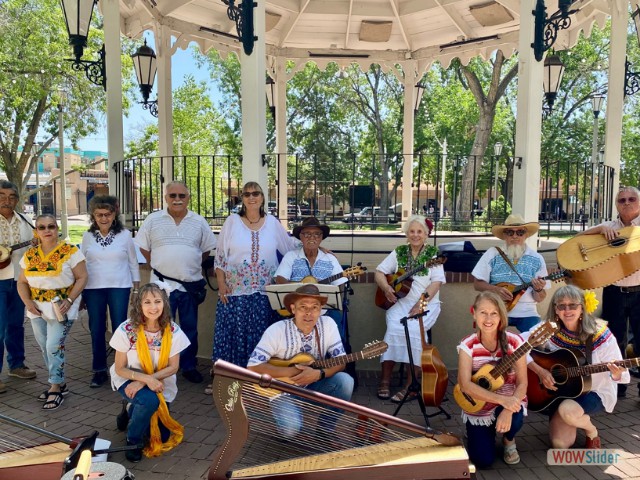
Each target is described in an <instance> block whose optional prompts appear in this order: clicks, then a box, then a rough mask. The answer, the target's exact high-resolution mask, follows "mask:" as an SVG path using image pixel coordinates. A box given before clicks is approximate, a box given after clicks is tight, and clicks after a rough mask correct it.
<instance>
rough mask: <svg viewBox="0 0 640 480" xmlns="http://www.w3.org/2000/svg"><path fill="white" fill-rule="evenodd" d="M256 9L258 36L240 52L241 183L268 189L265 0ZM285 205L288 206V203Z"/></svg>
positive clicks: (255, 19)
mask: <svg viewBox="0 0 640 480" xmlns="http://www.w3.org/2000/svg"><path fill="white" fill-rule="evenodd" d="M256 3H257V6H256V7H255V8H254V9H253V19H254V29H255V30H254V33H255V35H256V36H257V37H258V40H256V42H255V45H254V47H253V53H252V54H251V55H245V53H244V51H243V52H242V53H241V54H240V67H241V74H240V75H241V81H242V82H241V88H242V106H241V108H242V182H243V183H247V182H248V181H254V182H258V183H259V184H260V186H261V187H262V189H263V190H266V189H267V167H266V166H263V165H262V154H264V153H266V150H267V119H266V117H265V111H266V108H267V105H266V96H265V93H264V86H265V74H266V61H265V51H266V49H265V38H264V37H265V31H264V22H265V8H264V7H265V0H258V1H257V2H256ZM285 208H286V205H285Z"/></svg>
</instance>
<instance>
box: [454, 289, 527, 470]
mask: <svg viewBox="0 0 640 480" xmlns="http://www.w3.org/2000/svg"><path fill="white" fill-rule="evenodd" d="M473 319H474V320H475V323H476V326H477V331H476V333H474V334H472V335H469V336H468V337H465V338H464V339H462V342H461V343H460V345H459V346H458V354H459V357H458V383H459V384H460V388H461V389H462V392H463V393H465V394H467V395H469V396H470V397H472V398H474V399H476V400H482V401H485V402H487V403H486V404H485V406H484V407H483V408H482V409H481V410H480V411H478V412H475V413H469V412H465V411H464V410H463V412H462V419H463V421H464V423H465V425H466V428H467V439H468V446H467V450H468V451H469V458H470V460H471V461H472V462H473V463H474V464H475V465H476V466H477V467H478V468H488V467H490V466H491V464H492V463H493V461H494V459H495V437H496V432H497V433H502V435H503V436H502V444H503V446H504V457H503V458H504V461H505V463H507V464H509V465H513V464H516V463H519V462H520V456H519V455H518V450H517V449H516V442H515V437H516V434H517V433H518V431H519V430H520V429H521V428H522V422H523V417H524V415H525V413H526V412H525V402H524V399H525V395H526V392H527V363H526V358H524V357H522V358H520V359H519V360H518V361H517V362H516V363H515V365H514V367H513V369H512V370H511V371H509V372H508V373H507V375H506V376H505V379H504V385H502V387H500V388H499V389H498V390H496V391H495V392H490V391H488V390H485V389H484V388H482V387H480V386H479V385H476V384H475V383H473V382H472V381H471V377H472V375H473V374H474V373H475V372H476V371H478V370H479V369H480V367H482V366H483V365H484V364H486V363H488V362H496V361H499V360H500V359H501V358H503V357H504V356H506V355H510V354H512V353H513V352H514V351H515V350H516V349H517V348H518V347H519V346H520V345H521V344H522V343H523V341H522V339H521V338H520V337H519V336H518V335H516V334H513V333H511V332H507V331H506V329H507V322H508V320H507V310H506V308H505V306H504V302H503V301H502V300H501V299H500V297H498V295H496V294H495V293H493V292H489V291H485V292H482V293H480V294H479V295H478V296H477V297H476V300H475V303H474V304H473Z"/></svg>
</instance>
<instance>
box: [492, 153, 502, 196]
mask: <svg viewBox="0 0 640 480" xmlns="http://www.w3.org/2000/svg"><path fill="white" fill-rule="evenodd" d="M493 154H494V155H495V157H496V159H495V163H496V178H495V184H494V190H493V191H494V192H495V193H494V196H495V199H496V200H497V199H498V167H499V166H500V163H499V162H500V155H502V142H496V143H495V145H494V146H493Z"/></svg>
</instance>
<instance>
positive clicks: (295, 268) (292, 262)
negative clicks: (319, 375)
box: [275, 217, 347, 342]
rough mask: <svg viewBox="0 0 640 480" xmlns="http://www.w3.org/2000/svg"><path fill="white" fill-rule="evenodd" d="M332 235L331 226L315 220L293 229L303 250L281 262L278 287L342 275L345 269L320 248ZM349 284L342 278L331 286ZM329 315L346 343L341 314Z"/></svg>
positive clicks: (310, 219) (340, 312)
mask: <svg viewBox="0 0 640 480" xmlns="http://www.w3.org/2000/svg"><path fill="white" fill-rule="evenodd" d="M330 231H331V230H330V228H329V226H327V225H323V224H321V223H320V221H319V220H318V219H317V218H316V217H309V218H305V219H304V221H303V222H302V224H300V225H298V226H296V227H293V236H294V237H296V238H297V239H298V240H300V241H301V242H302V246H301V247H300V248H298V249H296V250H292V251H290V252H288V253H287V254H286V255H285V256H284V257H283V258H282V261H281V262H280V265H279V266H278V270H276V273H275V279H276V283H279V284H284V283H291V282H300V281H302V279H304V278H305V277H307V276H312V277H314V278H315V279H316V280H324V279H325V278H328V277H331V276H333V275H337V274H339V273H342V272H343V270H342V266H341V265H340V262H338V259H337V258H336V257H335V255H332V254H331V253H327V252H326V251H323V250H322V249H321V248H320V243H321V242H322V240H324V239H325V238H327V237H328V236H329V232H330ZM346 282H347V279H346V277H340V278H338V279H337V280H334V281H333V282H331V284H332V285H342V284H344V283H346ZM326 315H328V316H330V317H331V318H333V320H334V321H335V322H336V324H337V325H338V331H339V332H340V338H342V341H343V342H346V338H345V336H346V332H345V330H346V329H345V325H344V319H343V314H342V311H340V310H336V309H330V310H327V313H326Z"/></svg>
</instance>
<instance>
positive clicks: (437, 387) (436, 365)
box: [418, 294, 449, 407]
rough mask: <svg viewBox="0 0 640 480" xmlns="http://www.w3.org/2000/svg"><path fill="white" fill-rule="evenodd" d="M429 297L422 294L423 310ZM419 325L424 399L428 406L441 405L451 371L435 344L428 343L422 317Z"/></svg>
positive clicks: (419, 319)
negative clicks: (448, 369)
mask: <svg viewBox="0 0 640 480" xmlns="http://www.w3.org/2000/svg"><path fill="white" fill-rule="evenodd" d="M427 299H428V298H427V295H426V294H425V295H422V297H421V299H420V302H421V303H420V306H421V308H422V311H424V310H425V308H426V305H427ZM418 325H420V339H421V340H422V357H421V359H420V367H421V369H422V399H423V400H424V404H425V406H427V407H439V406H440V404H441V403H442V399H443V398H444V395H445V393H447V385H448V384H449V372H448V371H447V366H446V365H445V364H444V362H443V361H442V357H441V356H440V352H439V351H438V349H437V348H436V347H435V346H434V345H431V344H429V343H427V335H426V333H425V331H424V324H423V323H422V319H421V318H418Z"/></svg>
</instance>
